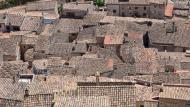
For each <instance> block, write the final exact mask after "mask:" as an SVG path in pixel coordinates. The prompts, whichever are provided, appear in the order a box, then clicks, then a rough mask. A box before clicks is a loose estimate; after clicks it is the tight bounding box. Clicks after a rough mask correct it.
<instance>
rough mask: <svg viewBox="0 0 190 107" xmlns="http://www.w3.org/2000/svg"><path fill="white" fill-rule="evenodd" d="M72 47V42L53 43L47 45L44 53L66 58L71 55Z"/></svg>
mask: <svg viewBox="0 0 190 107" xmlns="http://www.w3.org/2000/svg"><path fill="white" fill-rule="evenodd" d="M72 48H73V44H72V43H54V44H50V45H48V47H47V48H46V54H49V55H53V56H54V55H56V56H62V57H63V58H64V59H67V58H70V57H71V52H72Z"/></svg>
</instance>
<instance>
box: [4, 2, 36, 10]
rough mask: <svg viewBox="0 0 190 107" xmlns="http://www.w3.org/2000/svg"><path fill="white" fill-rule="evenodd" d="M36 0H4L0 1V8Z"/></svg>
mask: <svg viewBox="0 0 190 107" xmlns="http://www.w3.org/2000/svg"><path fill="white" fill-rule="evenodd" d="M31 1H36V0H4V1H0V9H4V8H9V7H13V6H17V5H22V4H25V3H27V2H31Z"/></svg>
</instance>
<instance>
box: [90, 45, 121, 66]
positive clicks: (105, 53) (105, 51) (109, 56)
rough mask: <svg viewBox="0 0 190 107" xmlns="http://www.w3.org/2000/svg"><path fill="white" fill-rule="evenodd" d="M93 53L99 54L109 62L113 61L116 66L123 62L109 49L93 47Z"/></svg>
mask: <svg viewBox="0 0 190 107" xmlns="http://www.w3.org/2000/svg"><path fill="white" fill-rule="evenodd" d="M91 53H95V54H97V56H98V57H99V58H104V59H107V60H109V59H112V60H113V63H114V64H118V63H121V62H122V61H121V59H120V58H119V57H118V56H117V55H116V54H115V53H114V52H113V51H111V50H109V49H105V48H100V47H97V46H92V50H91Z"/></svg>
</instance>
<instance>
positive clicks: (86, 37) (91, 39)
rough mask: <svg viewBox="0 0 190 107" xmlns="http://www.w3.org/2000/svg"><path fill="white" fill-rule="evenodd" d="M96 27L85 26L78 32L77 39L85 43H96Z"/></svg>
mask: <svg viewBox="0 0 190 107" xmlns="http://www.w3.org/2000/svg"><path fill="white" fill-rule="evenodd" d="M95 29H96V27H89V28H84V29H83V30H82V31H80V32H79V33H78V36H77V41H78V42H85V43H96V42H97V41H96V37H95Z"/></svg>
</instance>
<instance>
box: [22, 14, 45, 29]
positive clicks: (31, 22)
mask: <svg viewBox="0 0 190 107" xmlns="http://www.w3.org/2000/svg"><path fill="white" fill-rule="evenodd" d="M41 25H42V19H41V18H40V17H25V18H24V21H23V23H22V25H21V28H20V30H23V31H36V32H38V31H40V30H41V27H42V26H41Z"/></svg>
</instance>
